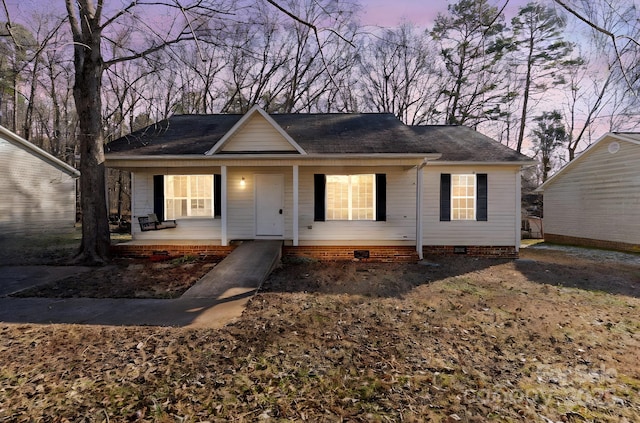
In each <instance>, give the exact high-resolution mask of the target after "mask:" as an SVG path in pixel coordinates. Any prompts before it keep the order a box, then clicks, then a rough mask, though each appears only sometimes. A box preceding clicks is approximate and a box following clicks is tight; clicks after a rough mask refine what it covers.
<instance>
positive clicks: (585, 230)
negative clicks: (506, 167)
mask: <svg viewBox="0 0 640 423" xmlns="http://www.w3.org/2000/svg"><path fill="white" fill-rule="evenodd" d="M538 191H540V192H543V195H544V237H545V240H546V241H548V242H554V243H559V244H572V245H582V246H591V247H601V248H611V249H616V250H623V251H634V252H640V133H635V132H634V133H630V132H627V133H607V134H605V135H603V136H602V137H601V138H599V139H598V140H597V141H596V142H595V143H593V144H592V145H591V146H590V147H589V148H587V149H586V150H585V151H584V152H583V153H582V154H580V155H579V156H578V157H576V158H575V159H574V160H573V161H571V162H569V163H568V164H567V165H566V166H565V167H563V168H562V169H560V170H559V171H558V172H557V173H556V174H555V175H553V176H552V177H551V178H549V179H548V180H547V181H546V182H545V183H544V184H542V185H541V186H540V187H539V188H538Z"/></svg>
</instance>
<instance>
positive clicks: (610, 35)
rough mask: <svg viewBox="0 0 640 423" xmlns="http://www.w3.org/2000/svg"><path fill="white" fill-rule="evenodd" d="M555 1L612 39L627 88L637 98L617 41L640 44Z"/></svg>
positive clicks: (560, 0) (556, 0) (561, 2)
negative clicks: (621, 39) (623, 40)
mask: <svg viewBox="0 0 640 423" xmlns="http://www.w3.org/2000/svg"><path fill="white" fill-rule="evenodd" d="M553 1H554V2H556V3H558V4H559V5H560V6H562V7H563V8H564V9H565V10H566V11H567V12H569V13H571V14H572V15H573V16H575V17H576V18H578V19H579V20H580V21H582V22H584V23H585V24H587V25H588V26H590V27H591V28H593V29H594V30H596V31H598V32H600V33H601V34H604V35H606V36H607V37H609V38H611V42H612V43H613V49H614V50H615V54H616V60H617V62H618V64H619V65H620V70H621V72H622V76H623V78H624V80H625V82H626V84H627V86H628V87H629V88H630V89H631V92H632V93H633V95H634V96H636V97H637V96H638V93H637V92H636V90H635V89H633V84H632V83H631V81H630V79H629V76H628V75H627V71H626V70H625V68H624V64H623V63H622V57H621V54H620V49H619V47H618V43H617V41H616V40H617V39H618V38H623V39H627V40H629V41H630V42H632V43H634V44H636V45H637V46H640V43H639V42H638V41H637V40H635V39H633V38H632V37H629V36H626V35H615V34H614V33H612V32H611V31H609V30H607V29H606V28H603V27H601V26H599V25H597V24H596V23H595V22H592V21H591V20H590V19H587V18H586V17H584V16H582V15H581V14H580V13H578V12H577V11H576V10H574V9H573V8H572V7H570V6H569V5H567V4H566V3H565V2H564V1H563V0H553Z"/></svg>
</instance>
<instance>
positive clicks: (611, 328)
mask: <svg viewBox="0 0 640 423" xmlns="http://www.w3.org/2000/svg"><path fill="white" fill-rule="evenodd" d="M521 257H522V259H521V260H518V261H501V260H477V259H471V258H466V257H454V258H441V259H438V258H431V260H432V261H434V262H437V264H439V266H427V265H421V264H416V265H396V264H384V265H383V264H370V263H332V264H330V265H327V264H323V263H313V262H300V263H287V264H285V265H284V266H283V267H282V268H281V269H278V270H277V271H276V272H274V274H273V275H272V277H271V278H270V279H269V281H268V282H267V283H266V284H265V286H264V289H263V290H262V291H261V292H260V293H259V294H257V295H256V296H255V297H254V298H253V299H252V300H251V301H250V303H249V306H248V308H247V310H246V311H245V313H244V314H243V316H242V317H241V318H240V319H239V320H237V321H236V322H234V323H232V324H230V325H228V326H227V327H225V328H223V329H221V330H187V329H181V328H157V327H99V326H82V325H28V324H19V325H18V324H6V323H0V364H1V366H0V421H7V422H9V421H11V422H13V421H17V422H20V421H24V422H38V421H43V422H64V421H70V422H124V421H149V422H151V421H153V422H156V421H157V422H174V421H176V422H200V421H216V422H217V421H220V422H222V421H236V422H244V421H314V422H318V421H320V422H323V421H326V422H338V421H355V422H360V421H361V422H376V421H379V422H390V421H392V422H396V421H407V422H411V421H432V422H485V421H499V422H545V423H548V422H638V421H640V364H639V360H638V359H639V358H640V357H639V355H638V354H639V353H638V351H640V317H639V313H640V264H637V262H636V260H635V258H636V257H634V256H631V260H630V261H628V262H620V261H616V260H613V261H609V260H602V259H599V258H598V257H599V256H598V254H597V253H596V254H593V256H592V257H580V256H575V255H571V254H569V253H567V252H562V251H559V250H545V249H525V250H523V251H522V254H521Z"/></svg>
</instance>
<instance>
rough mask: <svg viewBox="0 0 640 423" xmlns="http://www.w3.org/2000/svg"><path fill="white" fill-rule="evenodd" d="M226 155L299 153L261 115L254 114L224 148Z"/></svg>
mask: <svg viewBox="0 0 640 423" xmlns="http://www.w3.org/2000/svg"><path fill="white" fill-rule="evenodd" d="M222 151H223V152H225V153H230V152H243V151H254V152H264V151H297V150H296V149H295V147H294V146H293V145H291V143H289V141H287V140H286V139H285V137H283V136H282V134H281V133H280V132H278V131H277V130H276V129H275V128H274V127H273V126H272V125H271V124H270V123H269V122H267V120H266V119H265V118H264V117H262V116H261V115H260V114H259V113H256V114H254V115H253V116H252V117H251V118H250V119H249V120H248V121H247V122H245V124H244V125H243V126H242V127H241V128H239V129H238V131H237V132H236V133H234V134H233V135H232V136H231V138H230V139H229V140H228V141H227V143H226V144H225V145H224V146H223V147H222Z"/></svg>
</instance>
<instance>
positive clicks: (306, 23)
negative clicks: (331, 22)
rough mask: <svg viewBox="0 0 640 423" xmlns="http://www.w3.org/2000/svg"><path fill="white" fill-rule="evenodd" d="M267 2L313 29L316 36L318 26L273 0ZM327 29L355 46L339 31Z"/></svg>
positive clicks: (352, 45)
mask: <svg viewBox="0 0 640 423" xmlns="http://www.w3.org/2000/svg"><path fill="white" fill-rule="evenodd" d="M267 3H269V4H271V5H272V6H273V7H275V8H276V9H278V10H279V11H281V12H282V13H284V14H285V15H287V16H289V17H290V18H291V19H293V20H294V21H296V22H300V23H301V24H302V25H305V26H308V27H309V28H311V29H312V30H313V32H314V33H315V35H316V38H318V27H317V26H316V25H314V24H312V23H311V22H308V21H305V20H304V19H302V18H300V17H299V16H297V15H296V14H294V13H292V12H290V11H288V10H287V9H285V8H284V7H282V6H280V5H279V4H278V3H277V2H276V1H275V0H267ZM326 30H327V31H329V32H331V33H332V34H334V35H336V36H338V37H339V38H340V39H341V40H342V41H344V42H346V43H348V44H349V45H350V46H351V47H354V48H355V44H353V43H352V42H351V41H349V40H347V39H346V38H344V37H343V36H342V35H341V34H340V33H338V32H337V31H335V30H333V29H331V28H327V29H326ZM318 45H320V40H318Z"/></svg>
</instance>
